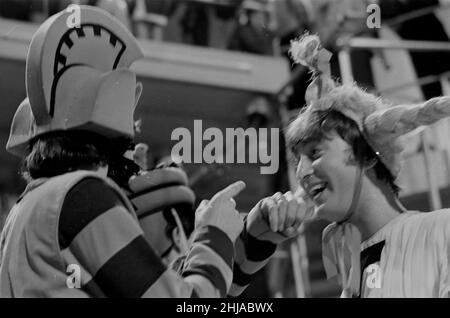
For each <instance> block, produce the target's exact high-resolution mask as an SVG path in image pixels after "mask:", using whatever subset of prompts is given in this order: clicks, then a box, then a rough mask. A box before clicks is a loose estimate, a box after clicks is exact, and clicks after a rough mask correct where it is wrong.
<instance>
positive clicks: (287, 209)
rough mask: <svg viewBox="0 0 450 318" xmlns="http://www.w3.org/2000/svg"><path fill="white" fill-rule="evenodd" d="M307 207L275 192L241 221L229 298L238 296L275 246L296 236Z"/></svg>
mask: <svg viewBox="0 0 450 318" xmlns="http://www.w3.org/2000/svg"><path fill="white" fill-rule="evenodd" d="M306 211H307V205H306V204H305V203H304V202H303V201H302V200H299V199H298V198H296V197H294V195H293V194H292V193H291V192H290V191H289V192H287V193H286V194H284V195H282V194H281V193H275V194H274V195H273V196H271V197H267V198H264V199H262V200H261V201H259V202H258V204H257V205H256V206H255V207H254V208H253V209H252V210H251V211H250V213H249V214H248V216H247V217H246V218H245V226H244V230H243V231H242V233H241V235H240V236H239V238H238V240H237V241H236V245H235V249H236V251H235V263H234V269H233V284H232V286H231V289H230V291H229V293H228V294H229V295H230V296H234V297H236V296H238V295H240V294H241V293H242V292H243V291H244V290H245V288H246V287H247V286H248V285H249V283H250V279H251V277H252V275H253V274H255V273H256V272H257V271H259V270H260V269H261V268H262V267H264V266H265V265H266V264H267V263H268V261H269V259H270V257H271V256H272V255H273V253H274V252H275V250H276V247H277V245H278V244H279V243H281V242H283V241H285V240H287V239H289V238H292V237H294V236H296V235H298V233H299V231H298V229H299V227H300V225H301V224H302V222H303V220H304V219H305V216H306Z"/></svg>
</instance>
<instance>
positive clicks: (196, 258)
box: [58, 178, 227, 297]
mask: <svg viewBox="0 0 450 318" xmlns="http://www.w3.org/2000/svg"><path fill="white" fill-rule="evenodd" d="M204 232H208V231H206V230H205V231H204ZM212 232H214V231H212ZM214 235H217V233H215V234H207V233H203V235H202V236H201V237H200V238H199V240H197V243H195V244H194V246H193V248H192V251H191V254H192V256H191V257H190V258H189V257H188V261H189V262H190V263H191V266H190V267H189V268H190V270H191V272H190V273H186V275H184V276H185V277H184V278H183V277H182V276H180V275H178V274H176V273H175V272H174V271H173V270H172V269H168V268H166V266H165V265H164V264H163V263H162V262H161V259H160V258H159V256H158V255H156V253H155V252H154V250H153V249H152V248H151V247H150V245H149V244H148V243H147V241H146V240H145V238H144V236H143V232H142V230H141V228H140V227H139V224H138V222H137V221H136V220H135V218H133V216H132V215H131V213H130V212H129V211H128V210H127V209H126V208H125V207H124V206H123V204H122V202H121V201H120V197H119V196H118V194H117V193H115V191H114V190H113V189H111V188H110V187H109V186H108V185H107V184H106V183H104V182H103V181H102V180H100V179H96V178H86V179H83V180H82V181H80V182H79V183H78V184H77V185H75V186H74V187H73V188H72V189H71V190H70V191H69V193H68V194H67V195H66V198H65V200H64V202H63V205H62V209H61V215H60V219H59V232H58V241H59V245H60V249H61V254H62V256H63V259H64V261H65V262H66V263H67V265H70V264H75V265H78V266H79V267H80V269H81V285H82V286H81V288H83V289H84V290H85V291H86V292H87V293H88V294H89V295H91V296H93V297H197V296H209V297H212V296H213V295H214V294H217V295H218V294H219V292H218V291H219V290H221V289H223V282H224V281H226V280H227V279H226V278H225V275H226V274H227V273H226V271H225V270H223V268H224V265H223V264H222V263H220V262H219V260H218V255H219V254H218V253H217V252H216V251H215V250H214V249H215V248H216V246H213V245H214V244H215V242H210V240H213V241H214ZM219 236H220V235H219ZM218 240H219V241H220V242H221V244H223V241H224V239H223V238H222V239H220V238H219V239H218ZM224 256H225V255H224ZM210 260H215V261H216V263H215V266H211V267H208V266H205V265H206V264H208V263H209V261H210ZM216 284H217V285H216ZM205 291H207V292H208V295H206V294H205Z"/></svg>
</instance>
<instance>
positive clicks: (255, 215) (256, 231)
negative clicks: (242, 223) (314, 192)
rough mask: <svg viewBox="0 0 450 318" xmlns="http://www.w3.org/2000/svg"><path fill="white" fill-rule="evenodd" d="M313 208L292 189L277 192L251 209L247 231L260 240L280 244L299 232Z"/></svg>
mask: <svg viewBox="0 0 450 318" xmlns="http://www.w3.org/2000/svg"><path fill="white" fill-rule="evenodd" d="M312 208H313V207H311V205H310V204H307V203H306V202H305V201H304V200H303V199H301V198H299V197H295V196H294V195H293V194H292V192H290V191H288V192H286V193H285V194H281V193H280V192H277V193H275V194H274V195H273V196H271V197H267V198H264V199H262V200H261V201H259V202H258V204H257V205H256V206H255V207H254V208H253V209H252V210H251V211H250V213H249V215H248V217H247V231H248V232H249V233H250V234H251V235H252V236H254V237H256V238H258V239H260V240H265V241H270V242H272V243H276V244H278V243H280V242H282V241H284V240H286V239H288V238H291V237H293V236H296V235H297V234H298V233H299V231H300V225H301V224H302V222H303V221H304V220H305V218H306V217H307V215H309V212H310V209H312Z"/></svg>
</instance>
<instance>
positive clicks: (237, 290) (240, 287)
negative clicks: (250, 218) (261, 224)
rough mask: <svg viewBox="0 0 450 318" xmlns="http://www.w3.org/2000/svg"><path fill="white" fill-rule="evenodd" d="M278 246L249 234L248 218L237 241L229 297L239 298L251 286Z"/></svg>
mask: <svg viewBox="0 0 450 318" xmlns="http://www.w3.org/2000/svg"><path fill="white" fill-rule="evenodd" d="M276 247H277V245H276V244H274V243H272V242H269V241H262V240H258V239H257V238H255V237H254V236H252V235H251V234H250V233H248V232H247V218H245V226H244V230H243V231H242V233H241V234H240V236H239V237H238V239H237V240H236V244H235V262H234V266H233V283H232V285H231V289H230V290H229V292H228V295H229V296H232V297H237V296H239V295H240V294H241V293H242V292H243V291H244V290H245V289H246V288H247V286H248V285H249V284H250V280H251V277H252V275H253V274H255V273H256V272H257V271H259V270H260V269H261V268H263V267H264V266H265V265H266V264H267V262H268V261H269V259H270V257H271V256H272V255H273V253H274V252H275V250H276Z"/></svg>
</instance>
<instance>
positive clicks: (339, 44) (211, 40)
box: [0, 0, 450, 297]
mask: <svg viewBox="0 0 450 318" xmlns="http://www.w3.org/2000/svg"><path fill="white" fill-rule="evenodd" d="M71 3H75V4H88V5H94V6H98V7H101V8H103V9H105V10H107V11H108V12H110V13H111V14H112V15H114V16H115V17H116V18H118V19H119V20H120V21H121V22H122V23H123V24H124V25H125V26H126V27H127V28H129V30H130V31H131V32H132V33H133V34H134V35H135V36H136V37H137V38H138V39H139V42H140V45H141V47H142V48H143V50H144V52H145V58H144V59H143V60H142V61H139V62H137V63H136V64H134V65H133V69H134V70H135V71H136V73H137V74H138V77H139V80H140V81H142V82H143V85H144V92H143V96H142V97H141V100H140V103H139V106H138V108H137V111H136V114H135V117H136V120H140V122H141V133H140V134H139V135H138V136H137V141H138V142H144V143H146V144H147V145H148V146H149V149H148V156H149V163H148V165H149V167H151V166H153V164H154V163H156V162H159V161H161V160H163V159H164V158H168V156H170V151H171V149H172V146H173V145H174V144H175V143H176V141H171V133H172V131H173V130H174V129H175V128H177V127H185V128H188V129H189V130H190V131H193V123H194V119H201V120H202V121H203V129H206V128H208V127H217V128H219V129H221V130H222V131H225V128H227V127H228V128H236V127H243V128H244V129H245V128H248V127H254V128H283V127H285V126H286V124H287V123H288V122H289V121H290V120H291V119H292V118H293V117H295V115H296V114H297V113H298V111H299V110H300V109H301V107H303V105H304V103H305V101H304V93H305V89H306V87H307V85H308V80H309V74H308V71H307V70H306V69H305V68H304V67H303V66H294V65H293V63H292V61H290V60H289V58H288V55H287V50H288V48H289V43H290V41H291V40H292V39H293V38H295V37H297V36H300V35H302V34H303V33H304V32H305V31H309V32H310V33H317V34H319V36H320V38H321V40H322V43H323V45H324V46H325V47H326V48H327V49H328V50H330V51H332V52H333V58H332V61H331V64H332V73H333V76H335V77H336V78H340V79H341V80H342V81H343V82H348V81H353V80H355V81H357V82H358V83H359V85H361V86H363V87H365V88H367V89H368V90H370V91H372V92H374V93H377V94H381V95H383V96H384V97H385V98H388V99H391V100H392V101H394V102H397V103H405V102H420V101H423V100H424V99H429V98H431V97H434V96H440V95H448V94H450V83H449V77H450V42H449V36H450V1H446V0H441V1H439V0H378V1H376V0H373V1H364V0H87V1H69V0H0V228H1V227H2V225H3V223H4V220H5V218H6V215H7V213H8V211H9V209H10V207H11V206H12V204H14V202H15V200H16V199H17V197H18V195H20V193H21V191H22V190H23V188H24V185H25V184H24V181H23V180H22V179H21V177H20V173H19V171H20V162H19V161H18V160H17V159H16V158H15V157H13V156H11V155H10V154H8V153H6V151H5V145H6V141H7V138H8V135H9V129H10V124H11V121H12V117H13V114H14V112H15V110H16V108H17V106H18V105H19V103H20V102H21V101H22V100H23V99H24V98H25V96H26V91H25V60H26V54H27V47H28V44H29V42H30V40H31V37H32V35H33V33H34V32H35V31H36V30H37V28H38V26H39V24H40V23H42V22H43V21H44V20H45V19H46V18H47V17H48V16H50V15H52V14H54V13H56V12H58V11H60V10H63V9H65V8H66V7H67V6H68V5H69V4H71ZM371 4H376V5H377V7H376V8H375V9H373V7H369V5H371ZM368 8H369V9H370V8H372V9H370V10H368ZM378 9H379V10H378ZM449 137H450V124H449V121H441V122H439V123H438V124H436V125H434V126H433V127H431V128H429V129H426V130H422V129H419V130H417V131H415V132H413V133H411V134H410V135H408V136H407V139H408V149H407V151H406V156H405V167H404V170H403V172H402V175H401V178H400V185H401V187H402V192H401V201H402V202H403V203H404V204H405V205H406V206H407V208H409V209H415V210H421V211H424V212H425V211H428V210H432V209H433V210H434V209H438V208H440V207H450V142H449V141H448V140H449ZM270 142H272V141H271V140H270V138H269V139H267V140H261V139H260V140H258V143H259V147H269V143H270ZM278 142H279V143H280V149H279V158H280V169H279V170H278V173H276V174H273V175H263V174H260V165H258V164H185V165H184V168H185V169H186V170H187V172H188V175H189V178H190V183H191V186H192V187H193V189H194V191H195V192H196V194H197V196H198V199H199V200H201V199H204V198H209V197H211V196H212V195H213V194H214V193H215V192H217V191H218V190H220V189H221V188H223V187H225V186H226V185H227V184H229V183H231V182H233V181H236V180H239V179H242V180H244V181H245V182H246V183H247V188H246V190H245V191H243V193H242V194H240V195H239V196H238V198H237V203H238V208H239V209H240V211H241V212H243V213H245V212H248V211H249V210H250V209H251V207H253V206H254V205H255V204H256V203H257V202H258V201H259V200H260V199H261V198H262V197H264V196H267V195H271V194H273V193H274V192H276V191H287V190H290V189H292V190H295V189H296V183H295V180H294V179H293V169H292V167H291V166H290V165H289V155H288V154H287V152H286V149H285V148H284V138H283V134H280V139H279V140H278ZM200 146H202V145H200ZM247 147H248V149H251V147H249V145H248V144H247ZM269 149H270V147H269ZM238 151H246V149H239V150H238ZM326 225H327V224H326V223H325V222H322V221H317V222H311V223H308V224H305V227H304V232H303V233H302V235H300V236H299V237H298V238H296V239H294V240H291V241H289V242H286V243H285V244H284V245H283V246H281V247H280V248H279V249H278V250H277V252H276V255H275V257H274V258H273V260H272V261H271V262H270V263H269V265H268V266H266V268H264V269H263V270H261V271H260V272H259V273H258V275H257V276H256V277H255V279H254V280H253V282H252V284H251V286H250V287H249V288H248V289H247V291H246V292H245V293H244V295H242V297H336V296H338V295H339V288H338V286H337V284H336V282H333V281H327V280H326V279H325V273H324V270H323V265H322V260H321V244H320V239H321V232H322V229H323V228H324V226H326Z"/></svg>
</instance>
